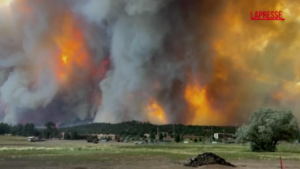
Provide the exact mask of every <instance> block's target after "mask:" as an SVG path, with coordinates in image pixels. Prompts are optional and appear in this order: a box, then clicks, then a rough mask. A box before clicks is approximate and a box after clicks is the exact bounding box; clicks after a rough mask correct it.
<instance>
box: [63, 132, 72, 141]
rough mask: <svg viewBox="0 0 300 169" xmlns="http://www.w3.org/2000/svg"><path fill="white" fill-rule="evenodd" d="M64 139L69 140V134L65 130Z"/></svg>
mask: <svg viewBox="0 0 300 169" xmlns="http://www.w3.org/2000/svg"><path fill="white" fill-rule="evenodd" d="M64 139H65V140H70V139H71V135H70V134H69V133H68V132H65V134H64Z"/></svg>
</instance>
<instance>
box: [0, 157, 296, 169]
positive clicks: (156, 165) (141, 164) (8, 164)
mask: <svg viewBox="0 0 300 169" xmlns="http://www.w3.org/2000/svg"><path fill="white" fill-rule="evenodd" d="M230 162H231V163H233V164H235V165H236V166H237V167H236V169H279V168H280V163H279V160H278V161H274V160H272V161H257V160H238V161H234V160H233V161H230ZM182 163H183V161H182V162H181V164H180V163H179V162H174V161H170V160H168V159H161V158H157V159H148V160H142V161H140V160H139V159H136V162H133V161H130V162H126V161H119V162H113V163H97V162H95V163H93V164H83V165H65V164H64V165H59V164H58V165H57V164H55V162H50V161H49V162H46V163H44V164H38V163H35V162H32V161H31V162H30V161H22V160H10V161H0V168H1V169H188V168H189V167H185V166H183V165H182ZM284 165H285V167H286V168H287V169H299V166H300V161H284ZM198 168H199V169H230V168H232V167H228V166H221V165H207V166H201V167H198Z"/></svg>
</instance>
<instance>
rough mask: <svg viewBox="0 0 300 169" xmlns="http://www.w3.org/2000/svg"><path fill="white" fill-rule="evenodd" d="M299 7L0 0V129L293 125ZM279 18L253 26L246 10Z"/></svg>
mask: <svg viewBox="0 0 300 169" xmlns="http://www.w3.org/2000/svg"><path fill="white" fill-rule="evenodd" d="M299 5H300V2H298V1H292V0H285V1H278V0H255V1H253V0H248V1H246V0H245V1H234V0H201V1H200V0H85V1H81V0H0V122H1V121H2V122H6V123H10V124H17V123H26V122H32V123H35V124H36V125H43V124H44V123H45V122H47V121H54V122H55V123H57V124H58V125H60V126H64V125H75V124H81V123H89V122H111V123H116V122H121V121H128V120H139V121H150V122H152V123H157V124H165V123H183V124H197V125H240V124H242V123H243V122H245V121H246V120H247V119H248V117H249V115H250V114H251V113H252V112H253V111H254V110H257V109H259V108H276V109H290V110H292V111H293V113H294V115H295V116H296V117H297V118H298V119H299V118H300V112H299V111H300V104H298V102H299V101H300V56H299V52H298V50H297V49H300V35H299V32H300V29H299V28H300V8H299ZM259 10H264V11H275V10H277V11H282V17H284V18H285V20H284V21H253V20H250V12H251V11H259Z"/></svg>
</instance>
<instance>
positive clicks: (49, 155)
mask: <svg viewBox="0 0 300 169" xmlns="http://www.w3.org/2000/svg"><path fill="white" fill-rule="evenodd" d="M26 139H27V138H25V137H12V136H0V166H1V167H0V168H1V169H2V168H3V169H19V168H20V169H21V168H22V169H24V168H26V169H28V168H39V169H40V168H45V169H50V168H51V169H52V168H53V169H54V168H55V169H60V168H61V169H88V168H95V169H96V168H97V169H99V168H103V169H104V168H105V169H107V168H118V169H140V168H141V169H142V168H148V169H151V168H164V169H169V168H170V169H171V168H172V169H181V168H186V167H183V166H182V163H183V162H184V161H185V159H187V158H190V157H194V156H196V155H197V154H199V153H203V152H213V153H216V154H217V155H219V156H220V157H222V158H225V159H226V160H228V161H229V162H231V163H233V164H235V165H237V166H238V167H237V168H241V169H248V168H256V169H268V168H270V169H271V168H280V163H279V160H278V159H279V157H282V159H283V160H284V164H285V166H286V167H287V168H288V169H296V168H299V166H300V146H294V145H290V144H281V145H280V146H279V147H278V151H277V152H275V153H253V152H249V149H248V147H247V146H245V145H224V144H204V145H203V144H200V143H197V144H196V143H195V144H182V143H179V144H176V143H168V144H161V145H134V144H133V143H99V144H92V143H86V141H65V140H47V141H45V142H35V143H30V142H27V140H26ZM200 168H203V169H206V168H207V169H210V168H211V169H213V168H220V169H222V168H224V169H225V168H229V167H224V166H216V165H213V166H204V167H200Z"/></svg>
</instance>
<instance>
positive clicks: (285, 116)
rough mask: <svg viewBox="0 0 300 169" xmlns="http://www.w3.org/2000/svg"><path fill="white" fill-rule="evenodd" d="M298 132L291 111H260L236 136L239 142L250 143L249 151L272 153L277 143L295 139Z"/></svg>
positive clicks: (295, 120) (252, 116) (254, 114)
mask: <svg viewBox="0 0 300 169" xmlns="http://www.w3.org/2000/svg"><path fill="white" fill-rule="evenodd" d="M298 132H299V129H298V123H297V119H296V118H295V116H294V115H293V113H292V112H291V111H285V110H272V109H260V110H258V111H256V112H254V113H253V114H252V115H251V117H250V120H249V123H248V124H245V125H243V126H242V127H240V128H239V129H238V131H237V134H236V135H237V138H238V139H239V140H242V139H246V140H248V141H250V142H251V151H259V152H262V151H269V152H274V151H275V150H276V145H277V144H278V142H279V141H291V140H293V139H296V137H297V133H298Z"/></svg>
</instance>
